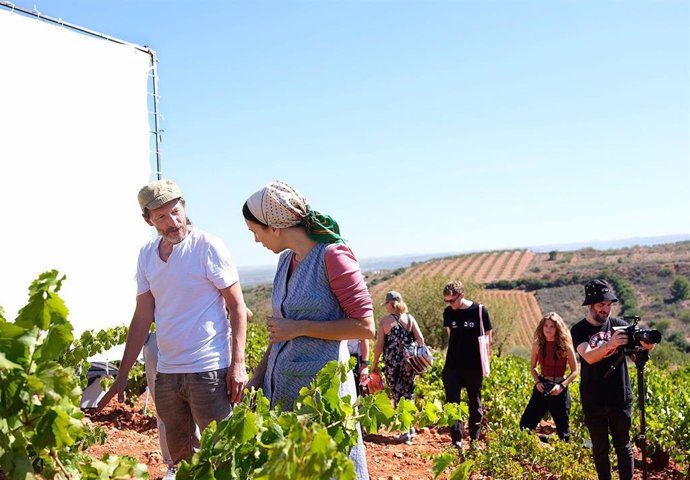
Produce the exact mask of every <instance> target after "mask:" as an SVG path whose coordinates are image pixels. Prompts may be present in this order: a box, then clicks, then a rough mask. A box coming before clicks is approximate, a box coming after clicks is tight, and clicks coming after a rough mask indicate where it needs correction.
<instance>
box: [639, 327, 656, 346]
mask: <svg viewBox="0 0 690 480" xmlns="http://www.w3.org/2000/svg"><path fill="white" fill-rule="evenodd" d="M633 340H634V341H635V342H638V343H639V342H647V343H659V342H661V332H660V331H659V330H653V329H651V328H649V329H640V330H637V331H636V332H635V333H634V335H633Z"/></svg>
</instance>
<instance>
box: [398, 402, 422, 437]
mask: <svg viewBox="0 0 690 480" xmlns="http://www.w3.org/2000/svg"><path fill="white" fill-rule="evenodd" d="M415 413H417V407H416V406H415V404H414V402H413V401H412V400H408V399H407V398H401V399H400V401H399V402H398V408H397V414H398V425H399V426H400V429H401V430H402V431H407V430H409V429H410V427H411V426H412V422H413V421H414V417H415Z"/></svg>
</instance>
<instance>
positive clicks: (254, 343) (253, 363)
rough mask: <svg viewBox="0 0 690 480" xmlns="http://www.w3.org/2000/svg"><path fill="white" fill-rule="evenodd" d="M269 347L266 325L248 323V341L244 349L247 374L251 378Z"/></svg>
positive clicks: (253, 322)
mask: <svg viewBox="0 0 690 480" xmlns="http://www.w3.org/2000/svg"><path fill="white" fill-rule="evenodd" d="M267 347H268V330H267V329H266V324H265V323H263V322H261V323H258V322H255V321H252V322H248V323H247V341H246V343H245V347H244V358H245V363H246V364H247V372H248V373H249V376H250V377H251V376H252V373H253V372H254V370H255V369H256V367H257V366H258V365H259V362H260V361H261V359H262V358H263V355H264V352H265V351H266V349H267Z"/></svg>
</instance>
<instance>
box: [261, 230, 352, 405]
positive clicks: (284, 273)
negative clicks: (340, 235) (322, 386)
mask: <svg viewBox="0 0 690 480" xmlns="http://www.w3.org/2000/svg"><path fill="white" fill-rule="evenodd" d="M327 247H328V245H327V244H322V243H319V244H317V245H316V246H314V248H312V249H311V251H310V252H309V253H308V254H307V256H306V257H305V258H304V259H303V260H302V261H301V262H300V263H299V264H298V265H297V267H296V268H295V269H294V271H293V272H292V274H291V275H290V277H289V279H288V270H289V268H290V261H291V258H292V255H293V252H292V251H291V250H287V251H285V252H283V253H282V254H281V255H280V260H279V261H278V267H277V269H276V275H275V279H274V280H273V297H272V307H273V316H274V317H277V318H288V319H291V320H315V321H321V322H328V321H332V320H340V319H342V318H345V313H344V312H343V310H342V308H341V307H340V304H339V303H338V299H337V298H336V297H335V294H334V293H333V291H332V290H331V287H330V284H329V281H328V275H327V272H326V266H325V261H324V255H325V252H326V248H327ZM349 358H350V354H349V351H348V348H347V341H345V340H324V339H320V338H312V337H297V338H294V339H292V340H289V341H286V342H279V343H275V344H273V346H272V347H271V353H270V355H269V357H268V366H267V369H266V375H265V376H264V382H263V391H264V394H265V395H266V397H267V398H268V399H269V400H270V402H271V407H273V406H275V405H277V404H279V403H280V404H282V408H283V409H284V410H289V409H290V408H291V407H292V403H293V401H294V400H295V399H296V398H297V396H298V394H299V391H300V389H301V388H302V387H306V386H308V385H309V384H310V383H311V381H312V380H313V379H314V378H315V377H316V374H317V373H318V372H319V370H321V369H322V368H323V367H324V366H325V365H326V363H328V362H329V361H331V360H339V361H341V362H347V361H349ZM348 393H349V394H351V398H352V399H353V400H354V399H355V398H356V395H355V383H354V377H353V376H352V373H351V372H350V374H349V375H348V379H347V381H346V382H345V383H343V384H342V385H341V386H340V395H341V396H344V395H346V394H348Z"/></svg>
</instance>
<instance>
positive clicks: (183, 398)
mask: <svg viewBox="0 0 690 480" xmlns="http://www.w3.org/2000/svg"><path fill="white" fill-rule="evenodd" d="M138 199H139V205H140V206H141V210H142V216H143V217H144V219H145V220H146V222H147V223H148V224H149V225H151V226H153V227H155V228H156V230H157V231H158V233H159V236H158V237H156V238H155V239H154V240H151V241H150V242H148V243H147V244H146V245H144V246H143V247H142V249H141V251H140V253H139V261H138V266H137V302H136V307H135V311H134V315H133V317H132V322H131V324H130V327H129V334H128V336H127V343H126V345H125V351H124V354H123V356H122V362H121V364H120V370H119V373H118V376H117V378H116V379H115V382H114V384H113V386H112V387H111V388H110V389H109V390H108V392H106V394H105V395H104V396H103V398H102V399H101V401H100V402H99V405H98V408H99V409H101V408H103V407H104V406H105V405H107V404H108V402H109V401H110V399H111V398H112V397H113V396H114V395H115V394H118V400H119V401H121V402H122V401H124V393H125V387H126V384H127V376H128V374H129V371H130V369H131V368H132V365H133V364H134V362H135V360H136V358H137V356H138V355H139V352H140V351H141V349H142V346H143V345H144V341H145V340H146V336H147V334H148V332H149V330H150V328H151V323H152V322H153V321H154V320H155V322H156V334H157V342H158V349H159V354H158V365H157V374H156V382H155V389H154V391H155V402H156V410H157V413H158V415H159V416H160V418H161V420H162V421H163V423H164V424H165V426H166V440H167V443H168V448H169V450H170V456H171V459H172V462H173V464H175V465H176V464H177V463H178V462H179V461H180V460H183V459H188V458H190V457H191V456H192V454H193V453H194V450H195V449H196V448H198V438H197V437H196V436H195V435H194V433H195V429H196V425H198V426H199V428H200V429H201V430H202V431H203V429H204V428H205V427H206V426H207V425H208V424H209V423H211V421H213V420H216V421H220V420H222V419H224V418H226V417H228V416H229V415H230V412H231V405H230V404H231V402H232V403H235V402H238V401H239V400H240V399H241V396H242V391H243V389H244V386H245V384H246V382H247V372H246V368H245V364H244V348H245V339H246V327H247V311H246V307H245V304H244V298H243V296H242V289H241V287H240V283H239V277H238V274H237V269H236V268H235V265H234V263H233V261H232V258H231V257H230V254H229V253H228V251H227V249H226V248H225V245H224V244H223V242H222V241H221V240H220V239H219V238H217V237H215V236H213V235H210V234H208V233H206V232H204V231H202V230H199V229H198V228H196V227H193V226H192V224H191V222H190V221H189V219H188V218H187V215H186V211H185V201H184V198H183V197H182V192H181V191H180V189H179V187H178V186H177V185H176V184H175V182H173V181H171V180H159V181H156V182H153V183H150V184H149V185H147V186H145V187H143V188H142V189H141V190H140V191H139V195H138ZM226 309H227V311H226ZM228 314H229V317H230V321H229V322H228ZM229 323H230V325H229ZM230 327H232V329H230ZM173 470H174V468H173Z"/></svg>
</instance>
